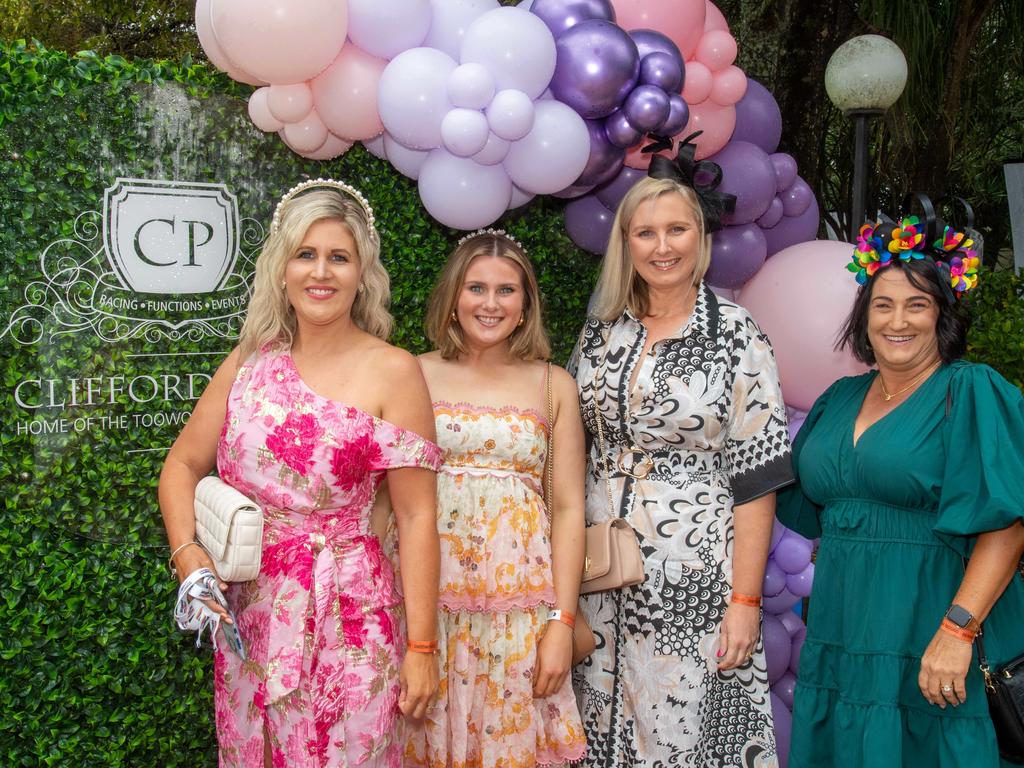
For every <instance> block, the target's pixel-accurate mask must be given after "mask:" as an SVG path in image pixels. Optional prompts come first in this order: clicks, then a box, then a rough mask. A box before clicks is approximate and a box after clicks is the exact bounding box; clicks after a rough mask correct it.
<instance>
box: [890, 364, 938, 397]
mask: <svg viewBox="0 0 1024 768" xmlns="http://www.w3.org/2000/svg"><path fill="white" fill-rule="evenodd" d="M941 364H942V361H941V360H938V361H936V362H935V363H932V364H931V365H930V366H928V368H927V369H926V370H925V372H924V373H922V374H921V375H920V376H918V377H917V378H916V379H914V380H913V381H912V382H910V383H909V384H907V386H905V387H903V389H897V390H896V391H895V392H890V391H889V390H887V389H886V388H885V379H883V378H882V372H881V371H879V372H878V384H879V386H881V387H882V397H883V398H884V399H885V402H887V403H888V402H889V401H890V400H892V399H893V398H894V397H896V395H902V394H903V393H904V392H906V391H907V390H908V389H910V388H911V387H913V386H914V385H915V384H918V383H920V381H921V380H922V379H924V378H925V377H926V376H927V375H928V374H930V373H931V372H932V371H934V370H935V369H936V368H938V367H939V365H941Z"/></svg>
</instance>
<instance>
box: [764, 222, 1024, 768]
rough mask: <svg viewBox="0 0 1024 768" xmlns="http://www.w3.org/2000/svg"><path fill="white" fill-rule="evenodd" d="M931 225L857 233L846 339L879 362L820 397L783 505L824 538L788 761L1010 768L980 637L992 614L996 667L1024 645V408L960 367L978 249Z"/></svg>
mask: <svg viewBox="0 0 1024 768" xmlns="http://www.w3.org/2000/svg"><path fill="white" fill-rule="evenodd" d="M921 229H922V226H921V224H920V223H919V222H917V220H916V218H914V219H904V220H903V221H902V222H900V223H899V224H896V223H895V222H892V221H891V220H885V221H884V222H879V223H878V224H876V225H875V226H874V227H871V226H869V225H866V226H865V227H864V228H863V229H862V230H861V237H860V239H859V243H858V246H857V251H856V252H855V253H854V259H853V264H851V265H850V270H851V271H853V272H856V273H857V278H858V281H859V282H861V284H862V288H861V290H860V292H859V294H858V297H857V300H856V302H855V304H854V307H853V310H852V312H851V314H850V317H849V320H848V322H847V326H846V328H845V330H844V334H843V336H842V339H841V343H842V344H845V345H847V346H849V347H850V349H851V351H852V352H853V354H854V355H855V356H856V357H858V358H859V359H861V360H862V361H864V362H866V363H868V364H876V365H877V370H874V371H871V372H869V373H866V374H864V375H862V376H855V377H849V378H844V379H841V380H839V381H837V382H836V383H835V384H833V385H832V386H831V387H830V388H829V389H828V390H827V391H826V392H825V393H824V394H823V395H822V396H821V397H820V398H818V400H817V402H816V403H815V404H814V407H813V408H812V409H811V412H810V414H809V415H808V416H807V419H806V421H805V423H804V426H803V428H802V429H801V430H800V434H799V436H798V437H797V439H796V442H795V444H794V446H793V465H794V470H795V474H796V476H797V483H796V484H795V485H794V486H791V487H790V488H789V489H787V490H786V491H785V492H783V493H782V494H780V497H779V507H778V516H779V519H780V520H781V521H782V522H783V523H784V524H786V525H787V526H789V527H790V528H793V529H795V530H796V531H798V532H799V533H801V534H803V535H804V536H807V537H809V538H817V537H819V536H820V537H821V543H820V545H819V547H818V553H817V559H816V570H815V580H814V589H813V592H812V593H811V597H810V606H809V613H808V618H807V638H806V641H805V642H804V646H803V651H802V654H801V659H800V668H799V671H798V675H797V686H796V692H795V696H794V704H793V731H792V737H791V751H790V758H789V766H790V768H832V767H834V768H997V766H1000V765H1001V764H1002V765H1003V766H1009V765H1011V764H1010V763H1008V762H1005V761H1003V762H1002V763H1000V757H999V752H998V748H997V744H996V738H995V733H994V731H993V728H992V723H991V720H990V718H989V713H988V705H987V702H986V698H985V692H984V682H983V678H982V674H981V672H980V671H979V669H978V665H977V663H975V661H974V659H975V658H976V657H975V654H974V649H973V642H972V641H973V639H974V636H975V635H976V632H977V629H978V622H980V621H984V637H985V650H986V652H987V655H988V659H989V662H990V663H1002V662H1005V661H1006V660H1008V659H1010V658H1013V657H1014V656H1016V655H1018V654H1020V653H1021V652H1024V574H1018V573H1017V570H1018V568H1019V567H1020V561H1021V555H1022V552H1024V525H1022V515H1024V455H1022V451H1024V400H1022V397H1021V393H1020V391H1019V390H1018V389H1016V388H1015V387H1014V386H1012V385H1011V384H1009V383H1008V382H1007V381H1006V380H1005V379H1003V378H1002V377H1001V376H1000V375H999V374H998V373H996V372H995V371H993V370H992V369H991V368H989V367H988V366H985V365H973V364H970V363H966V362H964V361H962V360H959V359H958V358H959V357H960V356H961V355H962V354H963V352H964V350H965V347H966V329H967V321H966V319H965V315H964V314H963V311H962V307H961V305H960V297H961V296H962V295H963V294H964V293H965V292H966V291H967V290H969V289H970V288H973V287H974V284H975V283H976V281H977V266H978V263H977V257H976V255H975V253H974V252H973V250H971V243H970V240H968V239H966V238H965V237H964V236H963V235H962V234H961V233H957V232H954V231H953V230H951V229H950V228H948V227H947V228H945V230H944V232H943V234H941V235H939V239H938V240H932V237H930V236H926V235H924V233H922V232H921V231H920V230H921ZM1014 343H1019V342H1014ZM962 556H964V557H968V558H970V560H969V565H968V567H967V570H966V573H965V571H964V562H963V559H962Z"/></svg>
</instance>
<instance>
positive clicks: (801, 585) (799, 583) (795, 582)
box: [786, 563, 814, 597]
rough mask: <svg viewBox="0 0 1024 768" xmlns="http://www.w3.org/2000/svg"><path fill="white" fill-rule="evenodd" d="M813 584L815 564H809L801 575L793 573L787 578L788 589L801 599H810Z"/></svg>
mask: <svg viewBox="0 0 1024 768" xmlns="http://www.w3.org/2000/svg"><path fill="white" fill-rule="evenodd" d="M813 583H814V563H808V564H807V567H806V568H804V569H803V570H802V571H800V573H791V574H789V575H788V576H787V577H786V589H788V590H789V591H790V592H792V593H793V594H794V595H799V596H800V597H810V594H811V585H812V584H813Z"/></svg>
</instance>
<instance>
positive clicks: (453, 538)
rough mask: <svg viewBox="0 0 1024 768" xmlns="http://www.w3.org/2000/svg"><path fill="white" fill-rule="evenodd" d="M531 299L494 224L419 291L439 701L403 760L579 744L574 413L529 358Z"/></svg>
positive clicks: (488, 759)
mask: <svg viewBox="0 0 1024 768" xmlns="http://www.w3.org/2000/svg"><path fill="white" fill-rule="evenodd" d="M539 310H540V300H539V295H538V290H537V281H536V277H535V276H534V273H533V269H532V267H531V265H530V262H529V260H528V259H527V258H526V256H525V254H524V252H523V250H522V247H521V246H520V245H519V244H518V243H517V242H515V241H514V240H512V239H511V238H510V237H508V236H506V235H505V234H504V233H501V232H478V233H474V234H473V235H470V236H468V237H467V238H465V239H464V240H463V241H462V242H461V243H460V245H459V247H458V248H456V250H455V252H454V254H453V255H452V257H451V258H450V259H449V260H448V263H447V265H446V266H445V268H444V271H443V273H442V275H441V277H440V279H439V282H438V285H437V287H436V288H435V290H434V295H433V296H432V298H431V304H430V308H429V310H428V318H427V325H428V334H429V335H430V338H431V340H432V341H433V342H434V344H435V345H437V347H438V350H437V351H436V352H431V353H430V354H427V355H424V356H423V357H421V358H420V361H421V364H422V366H423V371H424V374H425V375H426V378H427V384H428V386H429V388H430V394H431V398H432V399H433V403H434V416H435V419H436V429H437V435H438V443H439V445H440V446H441V449H442V452H443V459H444V463H443V464H442V466H441V470H440V472H439V474H438V517H437V528H438V531H439V533H440V538H441V596H440V604H441V610H440V618H439V622H438V624H439V632H440V660H441V670H442V671H441V686H440V694H439V697H438V704H437V705H436V707H434V708H433V709H432V710H430V711H429V712H428V715H427V718H426V722H425V723H422V724H417V725H415V726H412V727H410V728H409V729H408V737H407V742H406V750H405V764H406V766H429V767H430V768H449V767H450V768H471V767H473V768H494V767H495V766H501V767H502V768H530V767H532V766H537V765H563V764H565V763H566V762H570V761H574V760H577V759H579V758H581V757H582V756H583V754H584V753H585V750H586V741H585V737H584V735H583V728H582V723H581V721H580V716H579V712H578V710H577V708H576V700H575V698H574V696H573V692H572V688H571V683H570V680H569V670H570V666H571V657H572V629H571V624H572V622H573V620H574V613H575V611H576V602H577V598H578V593H579V585H580V575H581V573H582V565H583V469H584V467H583V456H584V452H583V428H582V423H581V420H580V415H579V408H578V406H577V398H576V390H575V385H574V384H573V380H572V379H571V378H570V377H569V375H568V374H567V373H566V372H565V371H563V370H562V369H561V368H555V367H551V366H548V365H546V364H545V363H544V362H543V361H544V359H546V358H547V357H548V355H549V347H548V342H547V338H546V336H545V333H544V327H543V324H542V322H541V317H540V311H539ZM549 376H550V386H551V395H552V410H553V414H554V418H553V421H554V424H549V423H548V415H547V405H546V391H547V385H548V377H549ZM552 432H553V434H554V445H555V446H556V448H555V451H554V452H553V463H552V467H551V469H552V479H553V482H552V490H553V494H552V495H553V504H552V506H551V508H550V509H546V507H545V502H544V498H543V492H544V484H545V483H544V475H545V462H546V460H547V458H548V447H549V445H550V444H551V442H550V439H549V438H550V436H551V435H552Z"/></svg>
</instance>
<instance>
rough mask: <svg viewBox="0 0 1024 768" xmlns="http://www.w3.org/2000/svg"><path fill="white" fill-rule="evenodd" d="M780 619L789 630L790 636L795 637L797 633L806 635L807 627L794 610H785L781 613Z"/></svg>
mask: <svg viewBox="0 0 1024 768" xmlns="http://www.w3.org/2000/svg"><path fill="white" fill-rule="evenodd" d="M779 621H781V622H782V625H783V626H784V627H785V628H786V631H787V632H789V636H790V637H793V638H795V637H796V636H797V635H806V634H807V627H805V626H804V623H803V621H801V620H800V617H799V616H797V615H796V614H795V613H793V611H785V612H783V613H780V614H779Z"/></svg>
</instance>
